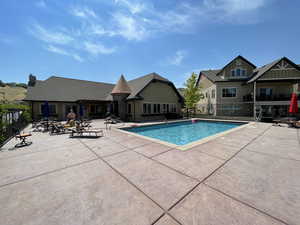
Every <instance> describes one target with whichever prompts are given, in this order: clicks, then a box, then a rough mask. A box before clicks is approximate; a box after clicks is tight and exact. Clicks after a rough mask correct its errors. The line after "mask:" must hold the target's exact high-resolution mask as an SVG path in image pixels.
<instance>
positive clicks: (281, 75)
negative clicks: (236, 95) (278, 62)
mask: <svg viewBox="0 0 300 225" xmlns="http://www.w3.org/2000/svg"><path fill="white" fill-rule="evenodd" d="M289 78H291V79H295V78H298V79H300V71H299V70H296V69H287V70H278V69H272V70H270V71H268V72H266V73H265V74H264V75H263V76H261V77H260V78H259V79H258V80H266V79H289Z"/></svg>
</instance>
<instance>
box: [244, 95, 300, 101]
mask: <svg viewBox="0 0 300 225" xmlns="http://www.w3.org/2000/svg"><path fill="white" fill-rule="evenodd" d="M298 99H299V100H300V94H298ZM290 100H291V94H289V95H284V94H279V95H270V96H261V95H257V96H256V101H290ZM243 101H244V102H253V96H252V95H251V94H248V95H245V96H243Z"/></svg>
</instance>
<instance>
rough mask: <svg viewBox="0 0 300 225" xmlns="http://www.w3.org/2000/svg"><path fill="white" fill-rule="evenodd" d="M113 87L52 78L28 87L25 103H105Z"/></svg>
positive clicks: (98, 83) (105, 84) (90, 82)
mask: <svg viewBox="0 0 300 225" xmlns="http://www.w3.org/2000/svg"><path fill="white" fill-rule="evenodd" d="M113 87H114V85H113V84H109V83H100V82H92V81H85V80H77V79H69V78H63V77H56V76H52V77H50V78H48V79H47V80H45V81H37V82H36V84H35V86H34V87H30V86H29V87H28V91H27V96H26V98H25V99H24V100H27V101H45V100H47V101H66V102H75V101H78V100H100V101H101V100H102V101H105V100H106V98H107V95H109V94H110V92H111V90H112V89H113Z"/></svg>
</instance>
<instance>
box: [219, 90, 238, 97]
mask: <svg viewBox="0 0 300 225" xmlns="http://www.w3.org/2000/svg"><path fill="white" fill-rule="evenodd" d="M236 95H237V89H236V88H223V89H222V97H223V98H235V97H236Z"/></svg>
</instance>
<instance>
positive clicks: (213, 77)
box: [201, 70, 224, 82]
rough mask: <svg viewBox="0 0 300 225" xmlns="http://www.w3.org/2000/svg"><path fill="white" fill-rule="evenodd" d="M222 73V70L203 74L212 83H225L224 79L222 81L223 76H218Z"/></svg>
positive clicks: (203, 72) (208, 71)
mask: <svg viewBox="0 0 300 225" xmlns="http://www.w3.org/2000/svg"><path fill="white" fill-rule="evenodd" d="M220 71H221V70H203V71H201V74H204V75H205V76H206V77H207V78H208V79H209V80H210V81H212V82H216V81H223V80H224V79H222V78H221V76H217V74H218V73H219V72H220Z"/></svg>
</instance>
